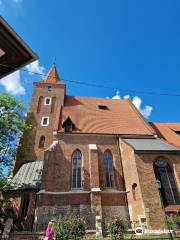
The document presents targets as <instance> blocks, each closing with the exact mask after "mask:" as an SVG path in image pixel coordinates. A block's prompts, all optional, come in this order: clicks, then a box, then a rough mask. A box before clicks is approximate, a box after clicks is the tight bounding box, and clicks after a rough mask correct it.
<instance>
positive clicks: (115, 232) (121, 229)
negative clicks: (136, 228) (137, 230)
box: [108, 218, 127, 240]
mask: <svg viewBox="0 0 180 240" xmlns="http://www.w3.org/2000/svg"><path fill="white" fill-rule="evenodd" d="M108 231H109V232H110V234H111V238H112V240H121V239H124V233H125V232H126V231H127V224H126V223H125V222H124V221H123V220H122V219H121V218H117V219H115V220H114V221H113V222H112V223H111V224H110V226H109V227H108Z"/></svg>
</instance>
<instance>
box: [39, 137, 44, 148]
mask: <svg viewBox="0 0 180 240" xmlns="http://www.w3.org/2000/svg"><path fill="white" fill-rule="evenodd" d="M44 144H45V136H41V137H40V139H39V148H44Z"/></svg>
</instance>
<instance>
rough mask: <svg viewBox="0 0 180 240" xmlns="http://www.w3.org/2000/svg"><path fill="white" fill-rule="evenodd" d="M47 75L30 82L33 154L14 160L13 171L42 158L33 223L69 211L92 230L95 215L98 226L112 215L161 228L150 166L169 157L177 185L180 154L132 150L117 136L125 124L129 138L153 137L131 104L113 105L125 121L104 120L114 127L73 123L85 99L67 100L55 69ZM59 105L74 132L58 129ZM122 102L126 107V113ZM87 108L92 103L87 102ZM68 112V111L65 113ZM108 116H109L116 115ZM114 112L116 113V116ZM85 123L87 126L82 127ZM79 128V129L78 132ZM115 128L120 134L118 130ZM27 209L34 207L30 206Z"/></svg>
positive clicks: (179, 184) (59, 121)
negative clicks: (77, 168)
mask: <svg viewBox="0 0 180 240" xmlns="http://www.w3.org/2000/svg"><path fill="white" fill-rule="evenodd" d="M50 74H52V75H50V76H49V78H48V77H47V78H46V80H44V81H41V82H38V83H35V84H34V88H35V89H34V93H33V97H32V107H31V113H30V114H31V117H30V119H31V120H32V119H33V121H31V122H33V126H34V128H35V132H34V135H33V137H32V138H31V148H32V152H31V153H33V154H32V155H29V156H31V158H32V159H29V158H30V157H29V156H28V157H27V158H24V159H18V158H17V159H16V162H15V168H14V172H15V173H16V172H17V170H18V169H19V167H20V166H21V164H23V163H24V162H25V161H26V160H37V159H38V160H44V168H43V175H42V185H41V189H40V191H39V192H38V193H37V195H36V196H37V198H36V203H35V205H34V206H36V207H35V208H36V210H35V216H34V224H37V223H38V224H47V222H48V221H49V220H51V218H57V217H58V216H61V215H64V214H67V213H68V212H75V213H78V214H80V215H81V216H83V217H85V218H86V220H87V224H88V227H89V228H95V217H96V216H99V217H100V218H101V219H102V225H103V224H104V225H105V226H106V225H108V223H110V222H111V221H112V219H113V218H115V217H116V216H120V217H121V218H123V219H126V220H128V221H131V223H132V225H131V226H132V227H135V226H139V225H141V224H143V225H145V226H146V227H148V228H152V229H159V228H161V229H164V228H166V226H165V225H164V211H163V209H162V206H161V200H160V195H159V192H158V189H157V185H156V178H155V174H154V169H153V164H154V162H155V160H156V159H157V158H158V157H164V158H167V159H169V161H171V162H172V167H173V169H174V173H175V178H176V181H177V184H178V187H180V154H173V153H166V152H161V154H159V153H153V152H148V153H146V152H144V153H139V152H136V151H134V149H133V147H132V146H130V145H129V144H127V143H126V142H125V141H124V140H123V139H122V138H123V135H124V134H125V132H126V128H128V129H127V133H128V134H129V133H130V131H132V134H131V136H135V137H138V136H139V137H142V136H145V135H147V136H152V137H153V134H154V132H155V130H153V129H152V127H151V126H150V125H149V124H148V123H147V122H145V121H144V119H143V118H142V116H140V114H139V113H137V110H136V109H135V108H134V107H132V106H130V107H128V106H129V105H128V104H130V105H131V103H128V102H125V103H121V105H119V107H120V109H121V106H122V108H124V109H123V111H124V113H125V114H126V118H127V122H126V121H124V120H123V121H124V122H123V121H121V124H120V126H119V125H118V124H119V123H118V121H117V119H116V120H115V121H114V122H113V121H112V122H111V121H109V123H108V124H109V126H111V124H112V125H113V124H114V123H115V126H114V127H113V126H112V127H111V128H108V127H109V126H104V125H103V124H105V121H104V122H102V123H101V122H97V126H96V128H94V127H93V125H92V124H91V122H90V120H89V117H88V120H87V119H86V121H84V122H83V121H82V122H81V123H79V121H81V119H85V118H86V115H83V114H82V109H83V108H81V107H80V105H81V104H83V101H85V100H83V101H82V103H80V102H79V101H80V98H79V100H77V99H76V100H73V101H71V102H68V104H67V103H66V88H65V85H64V84H63V83H62V82H61V81H60V78H59V77H58V76H57V72H56V69H54V68H53V69H52V70H51V71H50ZM57 78H58V80H57ZM54 79H55V80H57V81H54ZM47 97H50V98H51V104H50V105H46V104H45V99H46V98H47ZM68 101H69V100H68ZM99 101H100V100H99ZM111 101H113V100H109V103H108V102H107V100H106V101H104V102H103V104H106V103H107V105H108V104H109V105H108V108H110V107H111ZM87 102H88V105H87V106H88V108H90V100H88V101H87ZM117 103H118V102H117ZM65 104H66V110H65V111H66V116H67V117H69V118H70V119H71V120H72V122H73V124H75V127H76V126H79V129H77V128H76V129H75V131H74V132H73V131H71V132H64V131H65V130H64V129H63V127H62V124H63V120H62V118H63V117H64V115H63V114H65V113H63V114H62V112H63V111H64V110H63V109H64V105H65ZM70 104H72V105H70ZM93 104H94V100H93ZM112 104H113V112H112V113H113V114H114V111H115V109H116V104H114V102H112ZM76 105H77V110H78V109H80V108H81V112H80V114H79V116H78V118H77V115H78V114H77V113H76V109H71V108H72V107H73V106H76ZM125 106H127V107H128V108H129V110H128V111H127V112H126V107H125ZM93 108H95V107H94V106H93ZM92 111H93V115H94V114H101V116H104V118H106V114H104V112H103V114H104V115H102V112H100V111H102V110H98V111H97V113H96V111H95V110H94V109H93V110H92ZM107 111H108V109H107ZM118 111H119V110H118ZM70 112H72V113H73V114H74V115H73V114H72V116H71V115H70ZM89 112H91V109H89ZM106 113H107V114H109V113H108V112H106ZM68 114H69V115H68ZM113 114H112V118H113V117H117V116H115V115H113ZM128 114H129V115H128ZM110 116H111V114H110V115H109V117H110ZM118 116H119V117H120V115H118ZM129 116H130V117H131V118H132V119H133V121H134V122H135V126H137V127H136V128H135V129H134V128H133V124H132V123H131V122H130V121H129V119H128V118H129ZM43 117H48V118H49V124H48V126H42V118H43ZM95 117H96V115H95V116H93V119H95ZM98 119H100V115H98ZM102 120H103V119H102ZM93 121H94V120H93ZM98 121H99V120H98ZM87 123H88V124H89V126H90V125H91V127H87V125H86V124H87ZM83 124H85V125H83ZM93 124H94V122H93ZM98 124H99V125H98ZM100 124H101V125H100ZM128 124H129V125H128ZM98 126H99V128H100V129H101V131H100V132H99V133H98V132H96V133H94V132H92V133H90V132H89V129H98ZM127 126H129V127H127ZM80 127H82V129H83V130H82V131H81V129H80ZM106 127H107V129H109V130H108V131H109V132H107V133H106V134H105V133H103V132H105V131H106ZM85 129H88V130H87V133H85V132H83V131H85ZM116 129H117V132H116ZM118 129H120V130H118ZM121 130H122V131H123V134H121V132H118V131H121ZM110 132H112V133H110ZM41 136H44V137H45V144H44V146H43V147H42V148H40V147H39V141H40V138H41ZM76 150H78V151H80V153H81V156H82V165H81V178H82V187H81V188H78V189H74V188H73V187H72V178H73V176H72V154H73V153H74V152H75V151H76ZM107 150H108V151H109V152H110V153H111V154H112V161H113V179H114V180H113V182H114V183H113V184H114V185H113V187H111V188H108V187H106V177H107V176H106V175H105V165H104V153H105V151H107ZM33 199H34V196H33ZM31 209H34V208H33V207H31Z"/></svg>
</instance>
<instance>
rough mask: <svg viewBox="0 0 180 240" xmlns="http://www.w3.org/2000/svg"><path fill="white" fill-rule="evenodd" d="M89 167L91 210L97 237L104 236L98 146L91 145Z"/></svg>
mask: <svg viewBox="0 0 180 240" xmlns="http://www.w3.org/2000/svg"><path fill="white" fill-rule="evenodd" d="M89 166H90V186H91V210H92V212H93V213H94V215H95V218H96V235H97V236H101V235H102V207H101V193H100V192H101V189H100V184H99V164H98V152H97V146H96V144H89Z"/></svg>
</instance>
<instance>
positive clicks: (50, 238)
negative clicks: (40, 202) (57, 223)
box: [45, 222, 54, 240]
mask: <svg viewBox="0 0 180 240" xmlns="http://www.w3.org/2000/svg"><path fill="white" fill-rule="evenodd" d="M45 236H46V239H48V240H53V237H54V229H53V223H52V222H49V223H48V226H47V228H46V232H45Z"/></svg>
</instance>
